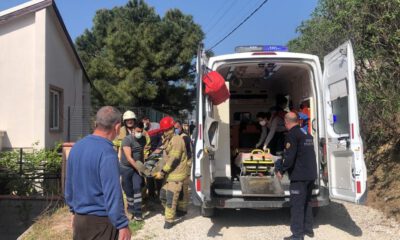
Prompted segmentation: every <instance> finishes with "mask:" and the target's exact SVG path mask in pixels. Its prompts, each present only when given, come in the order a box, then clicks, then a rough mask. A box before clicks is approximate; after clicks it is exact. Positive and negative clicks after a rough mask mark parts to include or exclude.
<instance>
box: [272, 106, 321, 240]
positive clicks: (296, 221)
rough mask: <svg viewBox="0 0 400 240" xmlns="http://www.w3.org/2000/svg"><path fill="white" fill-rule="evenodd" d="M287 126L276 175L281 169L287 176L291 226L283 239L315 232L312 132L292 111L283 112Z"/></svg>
mask: <svg viewBox="0 0 400 240" xmlns="http://www.w3.org/2000/svg"><path fill="white" fill-rule="evenodd" d="M285 126H286V128H287V129H288V130H289V132H288V134H287V135H286V139H285V151H284V159H283V163H281V164H280V165H281V168H280V169H279V170H278V172H277V176H278V178H279V179H281V178H282V174H283V173H284V172H286V171H287V172H288V173H289V179H290V187H289V189H290V205H291V208H290V215H291V218H290V230H291V231H292V236H290V237H286V238H284V239H286V240H289V239H292V240H294V239H303V238H304V235H307V236H309V237H313V236H314V231H313V216H312V206H311V203H310V202H311V194H312V189H313V187H314V182H315V180H316V179H317V164H316V158H315V152H314V144H313V138H312V136H311V135H310V134H309V133H307V132H306V131H304V130H303V129H301V128H300V126H299V125H298V117H297V114H296V113H294V112H290V113H287V114H286V115H285Z"/></svg>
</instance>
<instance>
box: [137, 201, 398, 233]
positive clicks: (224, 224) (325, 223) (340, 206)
mask: <svg viewBox="0 0 400 240" xmlns="http://www.w3.org/2000/svg"><path fill="white" fill-rule="evenodd" d="M160 212H161V209H160V207H154V206H153V211H151V212H150V215H149V216H147V217H146V219H145V225H144V227H143V229H142V230H140V231H139V232H138V233H137V234H136V235H135V236H133V238H132V239H141V240H148V239H159V240H164V239H165V240H167V239H171V240H172V239H173V240H178V239H190V240H195V239H229V240H236V239H251V240H257V239H282V238H283V237H285V236H289V235H290V234H291V233H290V230H289V225H288V224H289V220H290V215H289V210H288V209H279V210H265V211H257V210H252V209H242V210H229V209H225V210H219V211H216V212H215V216H214V217H213V218H204V217H202V216H201V215H200V209H199V208H198V207H195V206H190V209H189V212H188V214H187V215H186V216H185V217H183V218H181V219H178V220H177V222H176V225H175V226H174V227H173V228H172V229H170V230H164V229H163V224H164V219H163V216H162V215H161V214H160ZM314 232H315V237H314V239H318V240H320V239H321V240H323V239H327V240H328V239H329V240H332V239H334V240H341V239H346V240H347V239H366V240H368V239H379V240H384V239H400V224H399V223H398V222H396V221H395V220H393V219H386V218H385V216H384V215H383V214H382V213H381V212H379V211H377V210H375V209H372V208H370V207H367V206H360V205H355V204H350V203H345V202H331V204H330V205H329V206H327V207H323V208H320V209H319V212H318V215H317V217H316V218H315V220H314ZM305 239H308V238H307V237H306V238H305Z"/></svg>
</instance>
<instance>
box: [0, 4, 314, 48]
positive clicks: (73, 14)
mask: <svg viewBox="0 0 400 240" xmlns="http://www.w3.org/2000/svg"><path fill="white" fill-rule="evenodd" d="M127 1H128V0H56V5H57V7H58V9H59V11H60V13H61V16H62V18H63V20H64V23H65V25H66V27H67V29H68V32H69V34H70V35H71V38H72V39H73V40H75V39H76V37H78V36H79V35H81V34H82V33H83V31H84V30H85V29H90V28H91V27H92V24H93V23H92V20H93V17H94V15H95V14H96V11H97V10H99V9H103V8H107V9H111V8H113V7H115V6H123V5H125V4H126V3H127ZM264 1H265V0H145V2H146V3H147V4H148V5H150V6H152V7H154V8H155V10H156V12H157V13H158V14H160V15H161V16H164V14H165V12H166V11H168V10H169V9H171V8H178V9H180V10H181V11H182V12H183V13H184V14H189V15H192V16H193V19H194V22H195V23H197V24H199V25H200V26H201V27H202V29H203V32H204V33H206V37H205V40H204V45H205V48H206V49H209V48H210V47H212V46H214V45H215V44H216V43H217V42H218V41H220V40H221V39H222V38H224V37H225V36H226V35H227V34H228V33H229V32H231V31H232V30H233V29H234V28H235V27H236V26H238V25H239V24H240V23H241V22H242V21H243V20H244V19H245V18H246V17H248V16H249V15H250V14H251V12H253V11H254V10H255V9H256V8H257V7H258V6H260V5H261V3H262V2H264ZM23 2H27V0H0V11H2V10H4V9H7V8H10V7H13V6H16V5H19V4H21V3H23ZM317 2H318V0H268V1H267V3H266V4H264V5H263V7H262V8H260V9H259V10H258V11H257V12H256V13H255V14H254V15H253V16H252V17H251V18H250V19H249V20H248V21H247V22H245V23H244V24H243V25H242V26H241V27H240V28H238V29H237V30H236V31H235V32H234V33H233V34H232V35H230V36H229V37H228V38H227V39H225V40H224V41H223V42H221V43H220V44H219V45H218V46H216V47H215V48H213V51H214V53H215V54H216V55H220V54H228V53H233V52H234V48H235V47H236V46H240V45H269V44H270V45H286V44H287V42H288V41H289V40H291V39H293V38H295V37H296V36H297V35H298V34H297V33H296V28H297V27H298V26H299V25H300V24H301V22H302V21H305V20H307V19H309V18H310V14H311V13H312V11H313V10H314V9H315V7H316V5H317Z"/></svg>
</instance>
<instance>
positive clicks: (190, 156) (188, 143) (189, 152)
mask: <svg viewBox="0 0 400 240" xmlns="http://www.w3.org/2000/svg"><path fill="white" fill-rule="evenodd" d="M179 136H181V137H182V138H183V141H185V147H186V154H187V158H188V160H187V172H186V174H187V175H188V176H190V173H191V172H190V171H191V169H192V162H193V148H192V141H191V140H190V137H189V136H188V135H187V134H186V133H184V132H183V133H181V134H180V135H179Z"/></svg>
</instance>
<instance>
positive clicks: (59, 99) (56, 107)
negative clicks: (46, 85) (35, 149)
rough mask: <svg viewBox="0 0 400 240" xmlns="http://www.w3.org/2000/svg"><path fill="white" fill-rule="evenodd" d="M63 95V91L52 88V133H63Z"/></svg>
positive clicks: (50, 113)
mask: <svg viewBox="0 0 400 240" xmlns="http://www.w3.org/2000/svg"><path fill="white" fill-rule="evenodd" d="M62 95H63V91H62V89H60V88H57V87H54V86H50V102H49V117H50V119H49V123H50V130H52V131H61V129H62V106H63V105H62V104H63V96H62Z"/></svg>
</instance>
